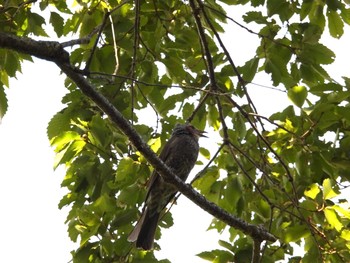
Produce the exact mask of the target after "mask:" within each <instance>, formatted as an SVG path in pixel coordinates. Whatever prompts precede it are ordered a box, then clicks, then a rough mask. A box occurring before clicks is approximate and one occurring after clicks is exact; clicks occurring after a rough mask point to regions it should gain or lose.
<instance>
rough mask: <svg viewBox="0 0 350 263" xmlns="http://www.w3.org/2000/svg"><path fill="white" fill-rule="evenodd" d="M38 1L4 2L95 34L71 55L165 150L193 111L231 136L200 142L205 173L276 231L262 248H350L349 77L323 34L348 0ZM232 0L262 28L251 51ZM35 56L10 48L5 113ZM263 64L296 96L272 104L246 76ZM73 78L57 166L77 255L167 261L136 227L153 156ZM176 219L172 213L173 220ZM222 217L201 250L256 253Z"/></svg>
mask: <svg viewBox="0 0 350 263" xmlns="http://www.w3.org/2000/svg"><path fill="white" fill-rule="evenodd" d="M34 2H35V1H27V2H23V1H19V0H12V1H6V2H4V3H3V4H1V5H0V23H1V26H0V31H2V32H7V33H13V34H16V35H18V36H21V37H28V36H30V37H34V36H35V37H37V38H39V37H40V38H43V37H44V38H45V37H47V36H50V37H52V35H53V33H52V32H51V31H52V30H51V29H50V28H49V27H45V26H44V25H45V24H49V25H50V26H52V29H53V31H54V33H55V34H56V35H57V37H58V38H61V37H71V36H72V35H74V36H78V37H80V38H83V37H87V36H88V37H89V39H90V41H89V42H88V43H84V44H79V45H76V46H74V48H72V50H71V51H70V60H71V63H72V64H73V65H75V66H77V67H78V68H80V69H81V72H82V73H83V74H85V75H86V76H87V78H89V80H90V81H91V82H92V83H93V84H94V85H95V87H96V89H97V90H98V91H99V92H100V93H101V94H103V95H104V96H105V97H107V98H108V99H109V101H110V102H111V103H112V104H113V105H114V106H115V107H116V108H117V109H118V110H119V111H120V112H122V113H123V114H124V116H125V117H126V118H127V119H129V120H130V122H132V123H133V125H134V127H135V128H136V129H137V131H138V132H139V134H140V135H142V137H143V139H144V140H146V141H148V143H149V144H150V145H151V146H152V148H153V149H154V150H158V149H159V148H160V147H161V145H164V142H165V141H166V139H167V138H168V137H169V136H170V133H171V130H172V128H173V126H174V125H175V123H177V122H184V120H189V121H191V122H192V123H193V125H195V126H196V127H197V128H200V129H204V128H206V129H207V130H211V131H212V134H216V136H220V140H219V143H218V144H219V145H218V149H207V148H206V146H205V145H204V146H203V145H202V149H201V154H202V157H204V158H206V159H207V164H208V165H206V166H203V168H204V169H203V170H202V171H201V173H200V176H198V179H197V180H196V181H195V182H194V184H193V185H194V187H195V188H196V189H197V190H198V191H199V192H200V193H201V194H203V195H204V196H205V197H206V198H208V199H209V200H211V201H213V202H215V203H216V204H218V205H219V206H220V207H222V208H224V209H225V210H227V211H228V212H229V213H232V214H234V215H237V216H239V217H240V218H241V219H243V220H244V221H246V222H250V223H253V224H255V225H263V226H264V227H265V228H266V229H268V230H269V231H270V232H271V233H272V234H274V235H275V236H277V237H278V239H279V241H278V242H277V243H274V244H271V243H264V249H263V254H262V262H276V261H278V260H282V259H284V258H286V257H288V256H289V257H290V256H292V255H293V247H292V244H298V245H301V244H302V246H303V247H304V251H305V255H304V258H303V262H312V261H314V260H318V261H325V262H349V261H350V231H349V230H348V227H349V224H350V210H349V207H348V203H347V200H345V199H339V198H337V197H338V196H339V194H340V192H342V190H344V188H346V186H347V185H348V184H347V182H348V181H349V179H350V175H349V170H350V162H349V158H350V154H349V148H350V132H349V131H350V117H349V116H350V108H349V97H350V92H349V88H350V79H349V78H347V77H344V78H343V83H338V82H336V81H335V80H333V79H332V77H331V76H330V75H329V74H328V72H327V70H326V69H325V68H324V67H323V65H328V64H332V63H333V62H334V59H335V55H334V52H333V51H332V50H331V49H330V47H327V46H325V45H323V44H322V43H321V42H320V39H321V36H322V35H323V34H325V31H328V32H329V34H330V35H331V36H332V37H334V38H341V36H342V35H343V33H344V26H347V25H349V24H350V9H349V8H348V6H347V3H346V2H347V1H340V0H337V1H311V0H304V1H301V0H299V1H286V0H266V1H264V0H251V1H248V0H230V1H228V0H222V1H214V0H208V1H205V2H202V1H200V0H190V1H175V0H162V1H157V0H154V1H120V0H110V1H107V0H104V1H100V0H99V1H97V0H92V1H74V2H73V4H72V3H69V2H68V3H67V2H66V1H52V0H46V1H40V3H35V4H34ZM225 4H226V5H225ZM227 5H231V6H230V8H233V9H234V8H235V7H236V5H246V12H245V13H244V14H243V19H244V22H245V24H242V25H241V29H240V30H243V31H248V32H250V33H252V34H254V35H255V36H256V37H257V38H259V39H260V44H259V45H258V46H257V48H256V53H255V54H254V56H253V57H252V58H250V59H248V60H247V61H246V62H245V63H244V64H242V65H236V64H235V63H234V61H233V59H232V58H231V57H230V54H229V53H228V52H227V51H226V48H225V46H224V44H223V43H222V42H221V40H220V38H219V36H220V35H219V33H221V32H224V31H225V28H227V27H230V26H231V25H232V23H234V22H236V21H235V20H234V18H232V17H230V14H229V13H228V14H226V11H225V10H227ZM252 28H254V30H252ZM237 30H238V29H237ZM238 33H239V32H237V33H236V34H238ZM242 41H244V40H242ZM23 60H31V57H30V56H28V55H25V54H22V53H17V52H14V51H9V50H4V49H0V68H1V71H0V84H1V86H0V87H1V89H0V116H2V115H3V114H4V113H5V112H6V109H7V103H6V96H5V93H4V91H3V89H4V87H8V86H9V83H8V79H9V78H12V77H15V76H16V73H17V72H20V71H21V62H22V61H23ZM257 73H259V74H268V75H269V76H270V77H271V81H272V85H273V86H276V87H277V86H278V88H279V89H281V90H282V91H283V92H285V93H286V96H288V97H289V98H290V100H291V101H292V102H293V103H294V106H292V105H287V107H286V108H285V109H283V110H282V111H280V112H276V113H274V114H272V116H260V115H259V114H258V112H256V110H255V107H254V102H253V101H251V100H250V97H249V94H248V92H247V88H246V87H247V85H252V84H251V83H252V82H254V83H259V84H264V83H260V82H259V78H257V75H256V74H257ZM65 86H66V87H67V89H68V94H67V95H66V96H65V97H64V98H63V99H62V101H63V102H64V103H65V105H66V107H65V109H64V110H62V111H61V112H59V113H57V114H56V115H55V116H54V117H53V118H52V120H51V121H50V123H49V125H48V130H47V131H48V137H49V139H50V141H51V144H52V146H53V147H54V149H55V152H56V153H57V154H56V159H55V164H54V166H55V167H57V166H59V165H65V166H66V167H67V172H66V176H65V178H64V180H63V182H62V187H65V188H67V189H68V194H67V195H65V196H64V197H63V198H62V200H61V202H60V204H59V206H60V207H64V206H70V212H69V214H68V217H67V226H68V232H69V236H70V238H71V239H72V240H73V241H76V242H78V241H79V245H78V247H77V249H76V250H75V251H73V252H72V255H73V262H116V261H128V262H139V261H145V262H146V261H147V262H154V261H160V260H158V259H156V258H155V256H154V255H153V252H144V251H139V250H137V249H135V248H133V247H132V244H130V243H128V242H127V240H126V238H127V235H128V233H129V232H130V231H131V229H132V224H133V223H134V222H135V221H136V220H137V218H138V210H139V209H140V207H141V206H142V202H143V199H144V197H145V191H146V183H147V178H148V177H149V176H150V173H151V167H150V166H149V165H148V164H147V162H146V161H145V159H144V158H143V156H142V155H140V153H139V152H137V151H134V149H133V147H132V146H131V145H129V142H128V138H127V137H126V136H125V135H124V134H123V133H121V132H120V131H119V130H118V129H117V128H116V127H115V125H114V124H113V123H112V122H111V121H110V120H109V119H108V118H106V114H105V113H104V112H102V111H101V110H100V109H99V108H98V107H96V105H95V104H94V103H93V102H91V101H90V100H88V99H87V98H85V97H84V96H83V95H82V93H81V92H80V90H79V89H78V87H77V86H76V85H75V84H74V83H73V82H72V81H70V80H69V79H67V80H66V82H65ZM149 116H152V117H149ZM268 124H269V125H268ZM329 136H331V138H332V140H329V139H328V138H330V137H329ZM216 152H217V154H215V153H216ZM257 196H258V197H259V198H257ZM171 225H172V220H171V216H170V213H168V214H166V216H164V217H163V219H162V222H161V226H162V227H170V226H171ZM210 228H212V229H217V231H219V232H222V231H228V233H229V234H230V237H229V240H227V241H223V240H221V241H219V244H220V246H221V247H222V249H221V250H219V249H217V250H213V251H206V252H202V253H200V254H199V255H198V256H199V257H201V258H203V259H206V260H209V261H213V262H227V261H235V262H249V260H250V259H249V258H250V257H251V251H252V247H253V241H252V239H251V237H249V236H245V235H243V234H242V233H241V232H240V231H238V230H236V229H234V228H231V227H227V226H226V225H225V224H224V223H222V222H220V221H218V220H216V219H213V223H212V224H211V226H210ZM159 236H160V232H158V233H157V238H159ZM157 248H158V246H157ZM299 260H300V259H299V258H297V257H294V258H293V257H290V259H289V261H290V262H299ZM162 261H164V262H168V261H167V260H162Z"/></svg>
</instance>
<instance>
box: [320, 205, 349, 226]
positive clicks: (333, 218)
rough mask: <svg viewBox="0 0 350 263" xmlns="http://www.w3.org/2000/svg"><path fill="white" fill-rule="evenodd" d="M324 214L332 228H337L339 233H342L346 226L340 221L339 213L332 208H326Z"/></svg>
mask: <svg viewBox="0 0 350 263" xmlns="http://www.w3.org/2000/svg"><path fill="white" fill-rule="evenodd" d="M323 212H324V215H325V217H326V219H327V222H328V223H329V225H330V227H332V228H335V229H336V230H337V231H338V232H340V231H341V230H342V228H343V227H344V225H343V224H342V223H341V222H340V220H339V219H338V215H337V213H336V212H335V211H334V210H333V209H332V208H331V207H326V209H324V210H323Z"/></svg>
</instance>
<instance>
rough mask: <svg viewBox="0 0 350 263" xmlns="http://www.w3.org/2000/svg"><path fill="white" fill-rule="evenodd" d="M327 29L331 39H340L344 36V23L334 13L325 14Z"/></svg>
mask: <svg viewBox="0 0 350 263" xmlns="http://www.w3.org/2000/svg"><path fill="white" fill-rule="evenodd" d="M327 17H328V29H329V33H330V34H331V36H332V37H335V38H340V37H341V36H342V35H343V34H344V22H343V20H342V19H341V18H340V16H339V14H338V13H337V12H336V11H333V10H329V11H328V12H327Z"/></svg>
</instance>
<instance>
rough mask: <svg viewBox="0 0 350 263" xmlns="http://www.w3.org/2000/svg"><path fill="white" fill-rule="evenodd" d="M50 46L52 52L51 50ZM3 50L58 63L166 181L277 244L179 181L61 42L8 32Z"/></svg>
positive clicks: (0, 42) (0, 43) (1, 39)
mask: <svg viewBox="0 0 350 263" xmlns="http://www.w3.org/2000/svg"><path fill="white" fill-rule="evenodd" d="M48 47H50V49H49V50H48V49H47V48H48ZM0 48H6V49H12V50H14V51H18V52H22V53H26V54H29V55H32V56H36V57H38V58H42V59H45V60H48V61H52V62H55V63H56V64H57V66H58V67H59V68H60V69H61V70H62V71H63V72H64V73H65V74H66V75H67V76H68V77H69V78H70V79H71V80H72V81H74V82H75V84H76V85H77V86H78V87H79V88H80V90H81V91H82V92H83V94H85V95H86V96H87V97H88V98H90V99H91V100H92V101H93V102H94V103H95V104H96V105H97V106H99V107H100V108H101V109H102V110H103V111H104V112H105V113H106V114H107V115H108V116H109V118H110V119H111V120H112V121H113V123H114V124H115V125H116V126H117V127H118V128H119V129H120V130H121V131H122V132H123V133H124V134H125V135H126V136H127V137H128V138H129V140H130V141H131V142H132V143H133V145H134V146H135V147H136V148H137V150H138V151H140V152H141V153H142V155H143V156H144V157H145V158H146V159H147V161H148V162H149V163H150V164H151V165H152V166H153V167H154V168H155V169H156V170H157V171H158V172H159V174H161V176H163V178H164V180H165V181H166V182H168V183H170V184H172V185H174V186H175V187H176V188H177V189H178V190H179V191H180V192H181V193H182V194H183V195H185V196H186V197H187V198H189V199H190V200H191V201H192V202H194V203H195V204H196V205H198V206H199V207H201V208H202V209H203V210H205V211H207V212H208V213H210V214H211V215H213V216H214V217H216V218H217V219H219V220H222V221H223V222H225V223H226V224H227V225H229V226H231V227H234V228H236V229H239V230H240V231H242V232H243V233H244V234H246V235H249V236H251V237H252V238H253V239H254V240H256V239H257V240H268V241H271V242H274V241H276V240H277V239H276V237H275V236H273V235H272V234H270V233H269V232H268V231H267V230H265V229H263V228H261V227H258V226H255V225H252V224H249V223H247V222H245V221H243V220H242V219H240V218H237V217H235V216H233V215H231V214H229V213H228V212H227V211H225V210H223V209H222V208H220V207H219V206H217V205H216V204H214V203H212V202H210V201H208V200H207V199H206V198H205V197H204V196H202V195H200V194H199V193H198V192H196V191H195V190H194V189H193V188H192V187H191V186H190V185H189V184H186V183H184V182H183V181H182V180H181V179H180V178H178V177H177V176H176V175H175V174H174V173H173V172H172V171H171V170H170V169H169V168H168V167H167V166H166V165H165V164H164V163H163V162H162V161H161V160H160V159H159V158H158V156H157V155H156V154H155V153H154V152H153V151H152V150H151V148H150V147H149V146H148V145H147V144H146V143H145V142H144V141H143V140H142V138H141V136H140V135H139V134H138V133H137V132H136V130H135V129H134V128H133V127H132V125H131V124H130V122H129V121H128V120H127V119H126V118H125V117H124V116H123V115H122V114H121V113H120V112H119V111H118V110H117V109H116V108H115V107H114V106H113V105H112V104H111V103H110V102H109V101H108V100H107V99H106V98H105V97H104V96H103V95H102V94H100V93H99V92H98V91H96V89H95V88H94V87H93V85H92V84H91V83H90V82H89V81H88V80H87V79H86V78H85V77H84V76H83V75H82V74H80V73H78V72H77V71H76V70H75V69H74V68H73V67H72V65H71V64H70V63H69V54H68V52H66V51H65V50H64V49H63V47H62V46H61V45H60V44H59V43H58V42H46V41H35V40H32V39H28V38H20V37H17V36H14V35H9V34H6V33H0Z"/></svg>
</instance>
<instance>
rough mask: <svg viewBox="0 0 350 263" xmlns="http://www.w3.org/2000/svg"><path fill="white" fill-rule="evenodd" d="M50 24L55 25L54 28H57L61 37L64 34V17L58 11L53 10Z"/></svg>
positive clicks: (56, 30)
mask: <svg viewBox="0 0 350 263" xmlns="http://www.w3.org/2000/svg"><path fill="white" fill-rule="evenodd" d="M50 24H51V25H52V26H53V29H54V30H55V32H56V34H57V36H58V37H61V36H62V35H63V25H64V20H63V18H62V17H61V16H60V15H59V14H58V13H56V12H51V15H50Z"/></svg>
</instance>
